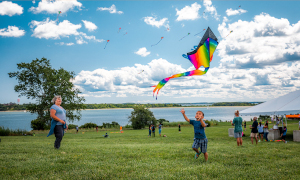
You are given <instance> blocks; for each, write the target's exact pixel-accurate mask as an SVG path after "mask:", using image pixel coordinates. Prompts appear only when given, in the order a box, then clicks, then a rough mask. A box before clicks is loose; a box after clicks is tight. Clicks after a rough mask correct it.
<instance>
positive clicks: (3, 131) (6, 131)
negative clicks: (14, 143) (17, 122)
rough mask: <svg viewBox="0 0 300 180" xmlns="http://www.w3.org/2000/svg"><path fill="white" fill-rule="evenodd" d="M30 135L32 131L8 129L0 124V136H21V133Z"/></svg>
mask: <svg viewBox="0 0 300 180" xmlns="http://www.w3.org/2000/svg"><path fill="white" fill-rule="evenodd" d="M25 134H26V135H32V134H33V133H32V132H28V131H26V130H20V129H17V130H10V129H8V128H6V129H5V128H4V127H2V126H0V136H22V135H25Z"/></svg>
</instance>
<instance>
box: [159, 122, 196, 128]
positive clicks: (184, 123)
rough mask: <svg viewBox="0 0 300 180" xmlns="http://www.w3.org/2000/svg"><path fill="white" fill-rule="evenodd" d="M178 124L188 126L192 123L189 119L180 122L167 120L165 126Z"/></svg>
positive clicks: (176, 125)
mask: <svg viewBox="0 0 300 180" xmlns="http://www.w3.org/2000/svg"><path fill="white" fill-rule="evenodd" d="M178 124H180V125H181V126H182V125H184V126H187V125H190V123H189V122H187V121H180V122H165V123H164V125H163V127H178Z"/></svg>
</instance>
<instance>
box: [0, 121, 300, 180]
mask: <svg viewBox="0 0 300 180" xmlns="http://www.w3.org/2000/svg"><path fill="white" fill-rule="evenodd" d="M230 127H231V125H230V124H229V123H219V125H217V126H212V127H208V128H206V135H207V138H208V154H209V158H208V159H209V160H208V162H204V157H203V155H202V154H201V155H200V157H199V158H198V159H197V160H195V159H194V154H195V153H194V151H193V150H192V148H191V146H192V143H193V127H192V126H182V128H181V130H182V133H178V128H171V127H170V128H163V129H162V135H167V137H159V135H158V132H156V137H155V138H154V137H151V138H150V137H148V130H147V129H144V130H124V133H122V134H121V133H110V132H118V130H110V131H99V132H98V133H97V132H95V130H84V131H81V130H80V131H79V133H78V134H75V130H69V131H68V132H67V133H66V134H65V136H64V138H63V140H62V144H61V148H60V149H59V150H55V149H54V147H53V143H54V140H55V137H54V135H52V136H50V137H48V138H47V137H46V135H47V133H48V132H42V131H36V136H5V137H4V136H2V137H0V138H1V142H0V162H1V163H0V177H1V179H186V180H187V179H299V177H300V171H299V167H300V161H299V160H300V154H299V148H300V143H297V142H293V141H292V131H293V130H296V129H298V123H297V121H291V122H289V124H288V133H287V140H288V141H289V142H288V143H286V144H284V143H283V142H260V143H258V144H257V145H255V144H254V145H252V144H251V140H250V138H249V134H250V131H249V129H247V131H246V132H245V133H246V135H247V137H243V141H244V142H243V146H242V147H237V145H236V141H235V139H234V138H231V137H228V128H230ZM82 132H84V134H82ZM106 132H107V133H108V134H109V138H103V136H102V135H104V134H105V133H106Z"/></svg>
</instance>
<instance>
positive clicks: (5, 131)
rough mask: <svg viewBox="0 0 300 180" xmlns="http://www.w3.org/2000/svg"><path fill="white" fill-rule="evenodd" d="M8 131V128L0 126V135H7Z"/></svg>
mask: <svg viewBox="0 0 300 180" xmlns="http://www.w3.org/2000/svg"><path fill="white" fill-rule="evenodd" d="M9 133H10V130H9V129H8V128H6V129H5V128H4V127H2V126H0V136H8V135H9Z"/></svg>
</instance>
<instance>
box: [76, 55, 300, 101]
mask: <svg viewBox="0 0 300 180" xmlns="http://www.w3.org/2000/svg"><path fill="white" fill-rule="evenodd" d="M299 68H300V62H294V63H292V64H291V65H288V64H287V63H285V64H283V65H280V66H279V65H278V66H269V67H266V68H265V69H263V70H261V69H235V70H234V71H227V72H226V68H223V67H211V68H210V69H209V71H208V73H207V74H205V75H203V76H191V77H182V78H177V79H172V80H170V81H169V82H168V83H167V84H166V85H165V86H164V87H163V88H162V89H161V91H160V92H159V95H158V96H159V97H158V99H166V98H167V97H169V98H172V99H174V98H185V99H187V98H201V99H203V98H207V97H209V98H211V99H218V101H222V100H224V99H225V100H235V101H237V100H241V101H243V100H248V101H249V100H253V99H254V97H255V100H266V99H270V98H273V97H277V96H279V95H280V94H281V93H287V92H290V91H293V90H296V89H297V88H300V78H299V76H300V73H299V70H298V69H299ZM141 70H144V71H143V73H139V72H141ZM188 70H192V68H189V69H184V68H182V67H181V66H180V65H176V64H172V63H170V62H168V61H167V60H164V59H154V60H152V61H151V62H150V63H148V64H146V65H141V64H135V66H133V67H122V68H120V69H118V70H106V69H96V70H94V71H81V72H80V73H79V74H78V75H77V76H76V77H75V79H74V81H73V83H74V84H75V85H76V87H80V89H81V91H82V92H83V93H84V94H86V95H87V96H92V97H103V96H105V95H106V96H111V97H125V96H126V97H130V98H134V97H136V96H145V97H149V100H152V97H151V96H152V95H153V92H152V91H153V87H150V86H152V85H157V84H158V82H159V81H160V80H162V79H164V78H166V77H169V76H171V75H174V74H178V73H182V72H186V71H188ZM282 72H287V73H285V74H282ZM279 76H281V78H278V77H279ZM266 78H267V79H266ZM270 89H271V91H270ZM133 101H134V100H133Z"/></svg>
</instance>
